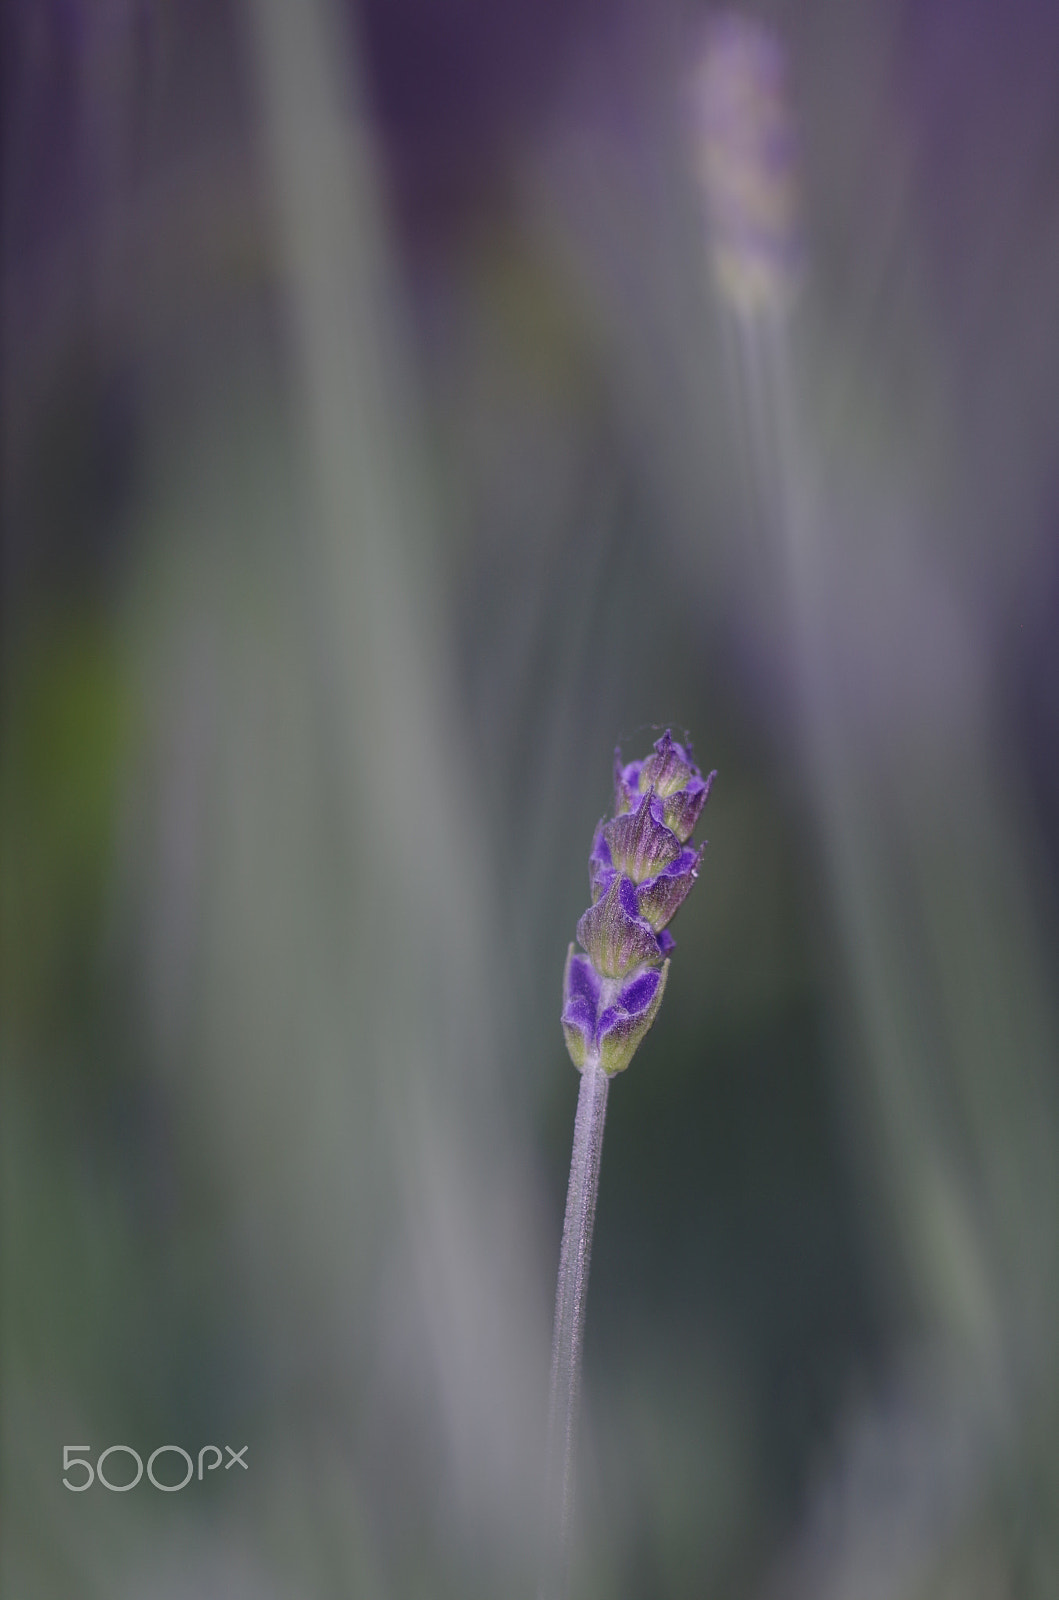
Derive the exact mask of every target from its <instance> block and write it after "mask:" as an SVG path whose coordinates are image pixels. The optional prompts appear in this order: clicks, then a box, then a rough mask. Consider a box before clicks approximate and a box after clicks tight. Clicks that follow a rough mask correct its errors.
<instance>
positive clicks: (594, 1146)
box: [540, 1061, 610, 1600]
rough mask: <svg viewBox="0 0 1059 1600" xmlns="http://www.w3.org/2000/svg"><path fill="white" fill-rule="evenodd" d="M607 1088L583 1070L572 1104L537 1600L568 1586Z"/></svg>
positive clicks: (593, 1070)
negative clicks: (541, 1567) (583, 1360)
mask: <svg viewBox="0 0 1059 1600" xmlns="http://www.w3.org/2000/svg"><path fill="white" fill-rule="evenodd" d="M609 1082H610V1080H609V1079H608V1077H607V1074H606V1073H605V1072H604V1071H603V1068H602V1067H601V1066H600V1065H599V1063H598V1061H597V1062H588V1063H586V1065H585V1067H584V1069H583V1070H582V1073H581V1087H580V1089H579V1091H578V1096H577V1115H576V1117H575V1119H574V1147H573V1151H572V1153H571V1156H570V1186H569V1188H568V1189H567V1191H566V1217H565V1220H564V1222H563V1243H562V1249H561V1251H560V1253H559V1281H558V1283H557V1285H556V1290H555V1331H554V1333H553V1335H552V1381H551V1392H550V1395H549V1400H548V1457H547V1478H546V1482H545V1496H546V1501H545V1529H544V1534H545V1547H544V1577H543V1580H542V1583H541V1589H540V1600H562V1596H563V1595H565V1593H566V1590H567V1583H568V1579H569V1567H570V1510H571V1498H572V1485H573V1460H574V1433H575V1429H576V1426H577V1408H578V1399H579V1391H580V1387H581V1350H582V1345H583V1343H584V1333H585V1300H586V1297H587V1294H588V1267H589V1260H590V1258H591V1255H592V1229H593V1225H594V1223H595V1219H596V1196H597V1194H598V1193H599V1164H600V1159H601V1157H602V1154H603V1121H604V1118H605V1116H606V1114H607V1089H608V1086H609Z"/></svg>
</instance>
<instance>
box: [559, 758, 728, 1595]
mask: <svg viewBox="0 0 1059 1600" xmlns="http://www.w3.org/2000/svg"><path fill="white" fill-rule="evenodd" d="M714 777H715V774H714V773H712V772H711V773H710V775H709V777H708V778H703V776H702V773H701V772H700V771H699V769H698V767H696V766H695V764H694V762H693V761H692V759H691V748H690V746H687V747H685V746H684V745H681V744H678V743H677V742H676V740H675V739H674V738H673V737H672V735H671V734H670V733H669V732H666V733H664V734H663V735H662V737H661V739H659V740H657V742H656V743H655V747H654V753H653V754H652V755H649V756H647V757H645V759H644V760H642V761H631V762H630V763H629V764H628V765H627V766H623V765H622V761H621V754H620V752H617V753H616V764H615V769H614V815H613V817H611V819H610V820H609V821H603V822H600V824H599V826H598V827H597V829H596V832H595V837H594V838H593V840H592V851H591V854H590V856H589V863H588V876H589V883H590V886H591V891H592V904H591V905H590V906H589V908H588V910H587V911H586V912H585V914H584V916H583V917H582V918H581V920H580V921H579V922H578V924H577V938H578V943H579V944H580V945H581V949H580V950H577V949H575V948H574V946H573V945H571V946H570V948H569V950H568V951H567V953H566V969H565V972H564V974H563V1014H562V1025H563V1034H564V1036H565V1038H566V1048H567V1049H568V1050H569V1052H570V1059H571V1060H572V1061H573V1063H574V1066H575V1067H576V1068H577V1069H578V1071H579V1072H580V1074H581V1085H580V1089H579V1091H578V1097H577V1116H576V1119H575V1121H574V1148H573V1153H572V1155H571V1158H570V1185H569V1188H568V1190H567V1195H566V1216H565V1219H564V1222H563V1242H562V1249H561V1251H560V1255H559V1282H558V1286H557V1288H556V1293H555V1332H554V1335H553V1338H552V1381H551V1395H550V1400H549V1405H548V1476H547V1482H546V1509H545V1548H544V1571H543V1577H542V1581H541V1588H540V1596H541V1600H562V1596H564V1595H565V1594H566V1589H567V1573H568V1568H569V1544H570V1499H571V1493H570V1491H571V1484H572V1481H573V1445H574V1428H575V1423H576V1419H577V1397H578V1389H579V1385H580V1373H581V1347H582V1341H583V1335H584V1318H585V1299H586V1295H587V1291H588V1265H589V1260H590V1258H591V1253H592V1230H593V1226H594V1223H595V1215H596V1195H597V1193H598V1190H599V1164H600V1159H601V1156H602V1153H603V1121H604V1117H605V1115H606V1110H607V1090H608V1087H609V1084H610V1080H611V1078H612V1077H613V1076H614V1075H615V1073H618V1072H624V1070H625V1068H626V1067H627V1066H628V1065H629V1062H630V1061H631V1060H632V1058H633V1056H634V1055H635V1053H636V1051H637V1049H638V1047H639V1045H640V1043H641V1041H642V1040H643V1038H644V1035H645V1034H646V1033H647V1031H648V1029H649V1028H650V1026H651V1024H652V1022H653V1021H654V1019H655V1017H656V1016H657V1015H658V1008H659V1006H660V1005H661V1003H662V995H663V993H664V992H665V986H666V979H667V977H668V976H669V954H670V951H671V950H672V949H673V943H674V941H673V936H672V934H671V933H670V932H669V930H668V928H667V926H666V924H667V923H668V922H669V920H670V918H671V917H672V916H673V915H674V913H675V912H676V911H677V909H678V907H679V906H680V905H681V904H682V903H683V901H684V898H685V896H686V895H687V893H688V891H689V890H690V888H691V886H692V884H693V883H694V882H695V879H696V878H697V877H698V873H699V863H700V861H701V859H702V850H701V849H698V850H696V849H695V848H693V847H692V846H690V845H689V843H688V840H689V839H690V837H691V833H692V830H693V829H694V827H695V824H696V822H697V821H698V820H699V815H700V813H701V811H702V808H703V806H704V805H705V804H706V799H707V796H708V795H709V792H710V785H711V784H712V782H713V780H714Z"/></svg>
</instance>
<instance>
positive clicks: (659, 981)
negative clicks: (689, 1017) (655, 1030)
mask: <svg viewBox="0 0 1059 1600" xmlns="http://www.w3.org/2000/svg"><path fill="white" fill-rule="evenodd" d="M714 776H715V775H714V774H713V773H712V772H711V773H710V775H709V777H708V778H703V776H702V773H701V772H700V771H699V769H698V767H696V766H695V764H694V762H693V761H692V759H691V749H690V746H689V747H685V746H684V745H682V744H678V743H677V741H676V740H675V739H674V738H673V737H672V735H671V734H670V733H669V732H668V731H667V732H666V733H664V734H663V735H662V737H661V739H659V740H657V741H656V743H655V747H654V753H653V754H652V755H649V756H647V757H646V758H645V759H644V760H642V761H631V762H629V763H628V764H627V765H625V766H623V765H622V761H621V754H620V752H618V753H617V754H616V757H615V769H614V789H615V795H614V816H613V817H612V818H610V820H609V821H607V820H604V821H601V822H600V823H599V825H598V826H597V828H596V832H595V835H594V837H593V840H592V851H591V854H590V856H589V862H588V874H589V882H590V884H591V888H592V904H591V906H590V907H589V908H588V910H587V911H586V912H585V914H584V916H583V917H582V918H581V920H580V922H579V923H578V924H577V937H578V941H579V943H580V944H581V946H582V949H583V950H584V951H585V952H587V954H581V953H580V952H576V953H575V951H574V947H573V945H571V946H570V953H569V955H568V956H567V962H566V972H565V975H564V979H563V1015H562V1023H563V1032H564V1034H565V1036H566V1044H567V1048H568V1050H569V1051H570V1056H571V1059H572V1060H573V1062H574V1065H575V1066H576V1067H578V1068H579V1069H581V1068H583V1067H584V1066H585V1063H586V1062H588V1061H598V1062H599V1063H600V1064H601V1065H602V1066H603V1068H604V1070H605V1071H606V1072H608V1073H615V1072H621V1071H623V1070H624V1068H625V1067H627V1066H628V1064H629V1062H630V1061H631V1059H632V1056H633V1053H634V1052H635V1050H636V1048H637V1046H638V1045H639V1043H640V1040H641V1039H642V1038H643V1036H644V1034H645V1033H646V1032H647V1030H648V1028H649V1027H650V1026H651V1023H652V1022H653V1021H654V1019H655V1016H656V1014H657V1012H658V1007H659V1005H660V1004H661V1001H662V992H663V990H664V988H665V983H666V977H667V975H668V972H669V961H668V959H667V957H668V956H669V953H670V951H671V950H672V949H673V948H674V940H673V936H672V935H671V934H670V933H669V931H668V929H667V928H666V923H667V922H668V921H669V920H670V918H671V917H672V916H673V915H674V913H675V912H676V911H677V910H678V908H679V907H680V905H681V904H682V903H683V901H684V899H685V897H686V895H687V894H688V892H689V890H690V889H691V886H692V884H693V883H694V882H695V879H696V878H697V877H698V873H699V866H700V863H701V860H702V850H701V849H694V848H691V847H688V845H687V840H688V839H689V837H690V835H691V832H692V829H693V828H694V826H695V823H696V822H697V821H698V818H699V814H700V812H701V811H702V808H703V806H704V805H705V803H706V799H707V796H708V795H709V792H710V785H711V784H712V782H713V779H714Z"/></svg>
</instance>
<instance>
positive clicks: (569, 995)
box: [560, 945, 600, 1071]
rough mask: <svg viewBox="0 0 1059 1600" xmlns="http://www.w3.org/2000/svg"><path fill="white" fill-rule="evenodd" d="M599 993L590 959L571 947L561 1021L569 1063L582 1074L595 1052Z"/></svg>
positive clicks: (567, 961)
mask: <svg viewBox="0 0 1059 1600" xmlns="http://www.w3.org/2000/svg"><path fill="white" fill-rule="evenodd" d="M599 993H600V979H599V974H598V973H597V972H595V971H594V970H593V968H592V963H591V962H590V961H589V959H588V957H587V956H583V955H579V954H578V953H577V952H576V951H575V950H574V947H573V945H571V946H570V948H569V950H568V951H567V952H566V970H565V971H564V973H563V1012H562V1017H561V1018H560V1021H561V1022H562V1026H563V1034H564V1036H565V1038H566V1048H567V1049H568V1050H569V1052H570V1059H571V1061H572V1062H573V1063H574V1066H575V1067H577V1068H578V1070H579V1071H580V1069H581V1068H582V1067H583V1066H584V1064H585V1060H586V1058H587V1057H588V1055H589V1052H590V1051H593V1050H595V1048H596V1027H597V1017H596V1013H597V1011H598V1010H599Z"/></svg>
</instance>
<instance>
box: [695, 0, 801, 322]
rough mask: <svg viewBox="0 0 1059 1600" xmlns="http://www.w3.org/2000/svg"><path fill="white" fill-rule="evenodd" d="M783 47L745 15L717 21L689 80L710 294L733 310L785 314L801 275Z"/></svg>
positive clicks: (794, 155) (793, 152)
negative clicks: (714, 288)
mask: <svg viewBox="0 0 1059 1600" xmlns="http://www.w3.org/2000/svg"><path fill="white" fill-rule="evenodd" d="M785 78H786V63H785V58H784V52H783V48H782V46H781V45H780V42H779V40H778V39H777V38H776V37H775V35H774V34H773V33H772V31H771V30H770V29H769V28H768V27H766V26H765V25H764V24H763V23H760V22H755V21H753V20H751V19H750V18H749V17H744V16H740V15H738V14H737V13H734V12H733V13H730V14H728V15H725V16H721V17H718V18H715V19H714V20H713V21H712V22H711V23H710V25H709V27H708V29H707V33H706V39H705V45H704V48H703V51H702V55H701V57H700V60H699V64H698V67H697V70H696V72H695V76H694V79H693V82H692V93H691V118H692V124H693V138H694V146H695V154H696V165H697V168H698V174H697V175H698V178H699V181H700V183H701V184H702V188H703V192H704V194H705V198H706V205H707V211H708V215H709V224H710V243H711V252H712V257H713V268H714V274H715V277H716V280H717V284H718V287H719V289H720V291H721V293H722V295H723V296H724V298H725V299H726V301H728V302H729V303H730V304H731V305H732V306H733V307H734V308H735V309H736V310H737V311H742V312H747V313H749V312H753V311H756V310H759V309H760V308H761V307H763V306H776V307H783V306H785V305H787V303H788V302H789V301H790V299H791V297H792V296H793V294H794V292H795V291H796V289H797V287H798V284H799V282H800V279H801V276H802V265H803V254H804V251H803V244H802V239H801V235H800V231H799V228H798V210H799V205H798V186H797V148H796V138H795V130H794V121H793V118H792V116H791V113H790V110H789V108H788V105H787V95H786V84H785Z"/></svg>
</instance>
